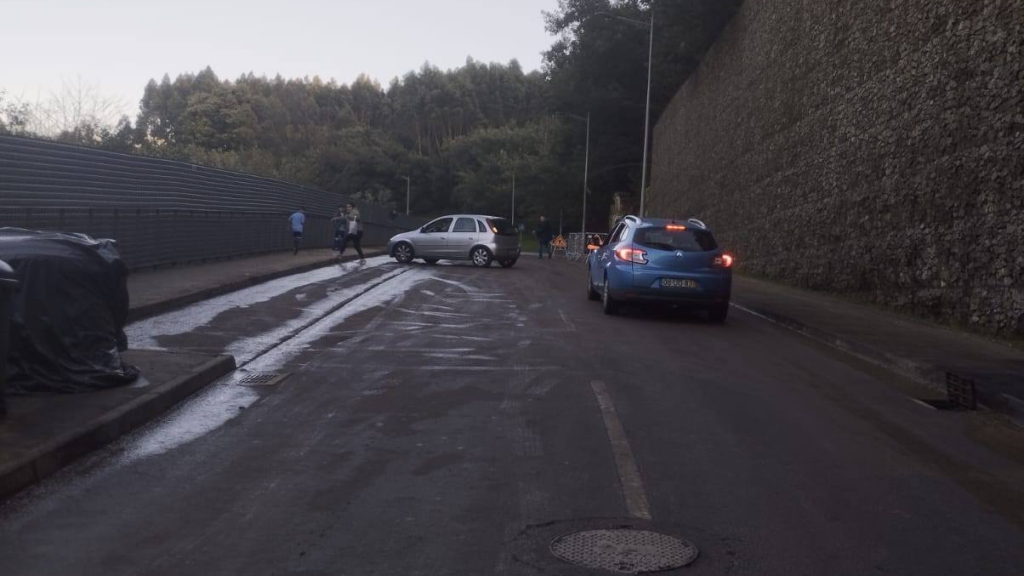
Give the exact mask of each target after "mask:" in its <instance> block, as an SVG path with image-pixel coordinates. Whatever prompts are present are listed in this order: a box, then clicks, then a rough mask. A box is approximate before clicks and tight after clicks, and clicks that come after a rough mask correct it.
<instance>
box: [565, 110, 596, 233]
mask: <svg viewBox="0 0 1024 576" xmlns="http://www.w3.org/2000/svg"><path fill="white" fill-rule="evenodd" d="M557 115H558V116H565V117H566V118H572V119H573V120H579V121H580V122H586V123H587V145H586V153H585V154H584V159H583V224H582V225H581V226H580V232H582V233H583V242H586V241H587V178H588V177H589V176H590V174H589V171H590V112H587V117H586V118H584V117H583V116H577V115H575V114H566V113H565V112H558V113H557Z"/></svg>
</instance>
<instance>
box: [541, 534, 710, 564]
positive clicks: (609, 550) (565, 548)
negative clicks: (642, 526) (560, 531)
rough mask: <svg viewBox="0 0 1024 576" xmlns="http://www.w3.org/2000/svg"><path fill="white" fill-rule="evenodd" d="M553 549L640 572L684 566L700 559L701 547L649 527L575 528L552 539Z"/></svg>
mask: <svg viewBox="0 0 1024 576" xmlns="http://www.w3.org/2000/svg"><path fill="white" fill-rule="evenodd" d="M551 552H552V553H553V554H554V555H555V556H557V557H558V558H560V559H561V560H564V561H566V562H569V563H570V564H576V565H579V566H586V567H587V568H597V569H600V570H609V571H611V572H620V573H625V574H637V573H643V572H658V571H660V570H672V569H673V568H681V567H683V566H686V565H687V564H689V563H690V562H693V561H694V560H696V559H697V547H696V546H694V545H693V544H690V543H689V542H685V541H683V540H680V539H678V538H673V537H672V536H667V535H665V534H659V533H657V532H651V531H649V530H632V529H615V530H589V531H586V532H574V533H572V534H567V535H565V536H562V537H560V538H557V539H556V540H555V541H554V542H552V543H551Z"/></svg>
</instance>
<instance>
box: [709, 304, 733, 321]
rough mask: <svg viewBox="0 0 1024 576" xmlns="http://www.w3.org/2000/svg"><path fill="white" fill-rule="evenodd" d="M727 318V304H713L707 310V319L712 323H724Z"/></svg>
mask: <svg viewBox="0 0 1024 576" xmlns="http://www.w3.org/2000/svg"><path fill="white" fill-rule="evenodd" d="M727 316H729V303H728V302H726V303H724V304H715V305H714V306H711V307H710V308H708V319H709V320H711V321H712V322H716V323H722V322H725V319H726V317H727Z"/></svg>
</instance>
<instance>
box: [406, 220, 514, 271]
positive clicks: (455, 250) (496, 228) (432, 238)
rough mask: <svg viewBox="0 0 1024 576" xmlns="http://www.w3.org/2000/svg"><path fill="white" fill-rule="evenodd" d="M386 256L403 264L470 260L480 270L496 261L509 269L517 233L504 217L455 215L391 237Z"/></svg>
mask: <svg viewBox="0 0 1024 576" xmlns="http://www.w3.org/2000/svg"><path fill="white" fill-rule="evenodd" d="M388 253H390V254H391V256H392V257H393V258H394V259H395V260H398V261H399V262H401V263H403V264H408V263H410V262H412V261H413V260H414V259H416V258H420V259H422V260H424V261H425V262H427V263H428V264H435V263H437V261H438V260H469V261H470V262H472V263H473V265H474V266H483V267H487V266H490V265H491V262H492V261H497V262H498V263H499V264H501V266H502V267H503V268H511V267H512V266H514V265H515V263H516V260H518V259H519V253H520V246H519V234H518V233H517V232H516V231H515V229H514V228H513V227H512V224H511V223H510V222H509V221H508V220H506V219H504V218H499V217H497V216H482V215H479V214H455V215H452V216H443V217H441V218H438V219H436V220H432V221H430V222H428V223H427V224H426V225H424V226H423V227H422V228H420V229H419V230H413V231H412V232H406V233H404V234H398V235H397V236H395V237H393V238H391V240H390V241H389V242H388Z"/></svg>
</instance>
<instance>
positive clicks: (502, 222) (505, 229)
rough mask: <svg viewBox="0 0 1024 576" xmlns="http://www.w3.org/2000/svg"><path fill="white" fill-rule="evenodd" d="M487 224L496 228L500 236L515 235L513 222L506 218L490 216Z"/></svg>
mask: <svg viewBox="0 0 1024 576" xmlns="http://www.w3.org/2000/svg"><path fill="white" fill-rule="evenodd" d="M487 225H488V226H490V227H491V228H493V229H496V230H497V232H495V233H496V234H498V235H499V236H515V233H516V231H515V229H514V228H512V223H511V222H509V221H508V220H506V219H504V218H488V219H487Z"/></svg>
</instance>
